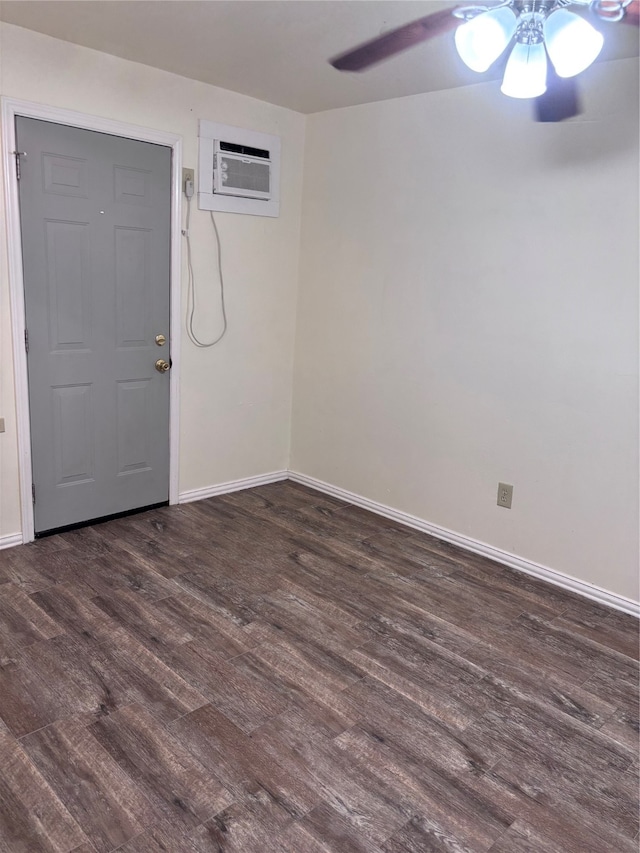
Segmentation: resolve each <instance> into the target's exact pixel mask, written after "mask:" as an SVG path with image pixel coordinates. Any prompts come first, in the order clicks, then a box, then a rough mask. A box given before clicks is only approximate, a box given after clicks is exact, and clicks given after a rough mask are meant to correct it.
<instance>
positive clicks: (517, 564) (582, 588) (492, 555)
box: [289, 471, 640, 619]
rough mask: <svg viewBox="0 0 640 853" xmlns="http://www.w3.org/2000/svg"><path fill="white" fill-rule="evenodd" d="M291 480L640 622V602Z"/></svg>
mask: <svg viewBox="0 0 640 853" xmlns="http://www.w3.org/2000/svg"><path fill="white" fill-rule="evenodd" d="M289 479H290V480H293V482H294V483H300V485H303V486H308V487H309V488H311V489H316V490H317V491H319V492H323V493H324V494H327V495H330V496H331V497H334V498H338V499H339V500H343V501H346V502H347V503H350V504H354V505H355V506H359V507H361V508H362V509H366V510H369V512H374V513H376V515H382V516H384V517H385V518H390V519H392V520H393V521H397V522H398V523H399V524H404V525H406V526H407V527H412V528H414V529H415V530H419V531H420V532H422V533H427V534H429V536H434V537H435V538H436V539H441V540H443V541H444V542H450V543H451V544H452V545H457V546H458V547H459V548H463V549H464V550H465V551H471V552H472V553H474V554H480V555H481V556H483V557H487V558H488V559H490V560H494V561H495V562H496V563H501V564H502V565H504V566H507V567H508V568H510V569H515V570H516V571H518V572H523V573H524V574H527V575H531V576H532V577H535V578H538V579H539V580H543V581H547V583H551V584H553V585H554V586H558V587H561V588H562V589H566V590H569V591H570V592H575V593H576V594H577V595H581V596H583V597H584V598H589V599H591V600H592V601H596V602H597V603H598V604H603V605H605V606H606V607H611V608H614V609H615V610H620V611H622V612H623V613H628V614H630V615H631V616H635V617H636V618H637V619H640V602H638V601H634V600H633V599H631V598H627V597H626V596H623V595H619V594H618V593H615V592H611V591H610V590H607V589H604V588H602V587H599V586H596V585H595V584H591V583H587V582H586V581H581V580H579V579H578V578H575V577H573V576H572V575H568V574H565V573H564V572H559V571H557V570H556V569H552V568H550V567H548V566H543V565H542V564H540V563H536V562H534V561H533V560H528V559H527V558H526V557H520V556H518V555H517V554H513V553H510V552H509V551H503V550H502V549H501V548H496V547H495V546H494V545H489V544H488V543H487V542H481V541H480V540H478V539H473V538H472V537H471V536H465V535H464V534H462V533H456V532H455V531H454V530H448V529H447V528H446V527H440V526H439V525H437V524H432V523H431V522H429V521H426V520H425V519H422V518H418V517H417V516H415V515H411V514H410V513H408V512H402V511H401V510H398V509H394V508H393V507H390V506H387V505H386V504H382V503H379V502H378V501H373V500H370V499H369V498H366V497H364V496H363V495H359V494H356V493H355V492H350V491H348V490H347V489H343V488H341V487H340V486H333V485H331V484H330V483H325V482H324V481H323V480H318V479H316V478H315V477H309V476H308V475H307V474H302V473H300V472H298V471H289Z"/></svg>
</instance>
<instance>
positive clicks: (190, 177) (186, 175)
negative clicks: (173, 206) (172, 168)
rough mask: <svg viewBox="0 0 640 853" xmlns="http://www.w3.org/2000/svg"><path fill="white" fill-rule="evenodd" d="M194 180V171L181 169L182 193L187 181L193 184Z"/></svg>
mask: <svg viewBox="0 0 640 853" xmlns="http://www.w3.org/2000/svg"><path fill="white" fill-rule="evenodd" d="M195 178H196V171H195V169H183V170H182V191H183V192H184V188H185V184H186V183H187V181H191V183H193V182H194V181H195Z"/></svg>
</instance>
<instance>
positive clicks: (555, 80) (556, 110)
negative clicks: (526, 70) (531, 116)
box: [534, 63, 582, 122]
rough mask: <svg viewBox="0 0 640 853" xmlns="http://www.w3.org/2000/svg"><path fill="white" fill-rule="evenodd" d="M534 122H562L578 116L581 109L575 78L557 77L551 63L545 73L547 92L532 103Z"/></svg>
mask: <svg viewBox="0 0 640 853" xmlns="http://www.w3.org/2000/svg"><path fill="white" fill-rule="evenodd" d="M534 108H535V118H536V121H545V122H552V121H564V120H565V119H567V118H573V116H577V115H580V113H581V112H582V107H581V106H580V99H579V97H578V85H577V82H576V78H575V77H558V75H557V74H556V73H555V71H554V70H553V67H552V66H551V63H549V68H548V71H547V91H546V92H545V93H544V95H540V97H539V98H536V99H535V101H534Z"/></svg>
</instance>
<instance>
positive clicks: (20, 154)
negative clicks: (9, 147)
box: [11, 151, 27, 180]
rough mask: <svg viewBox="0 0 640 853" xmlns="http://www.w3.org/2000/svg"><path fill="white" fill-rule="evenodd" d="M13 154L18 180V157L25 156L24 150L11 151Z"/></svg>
mask: <svg viewBox="0 0 640 853" xmlns="http://www.w3.org/2000/svg"><path fill="white" fill-rule="evenodd" d="M11 153H12V154H13V156H14V157H15V158H16V178H17V179H18V180H20V158H21V157H26V156H27V152H26V151H12V152H11Z"/></svg>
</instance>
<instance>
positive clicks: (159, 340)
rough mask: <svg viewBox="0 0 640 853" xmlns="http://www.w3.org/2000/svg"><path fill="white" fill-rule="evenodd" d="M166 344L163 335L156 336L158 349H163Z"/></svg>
mask: <svg viewBox="0 0 640 853" xmlns="http://www.w3.org/2000/svg"><path fill="white" fill-rule="evenodd" d="M166 342H167V339H166V338H165V336H164V335H156V343H157V344H158V346H159V347H163V346H164V345H165V344H166Z"/></svg>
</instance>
